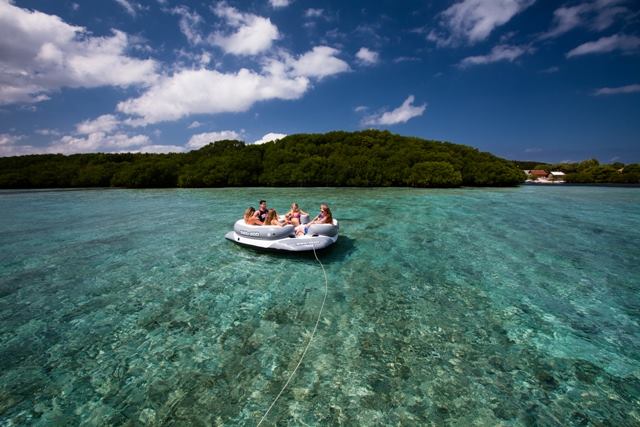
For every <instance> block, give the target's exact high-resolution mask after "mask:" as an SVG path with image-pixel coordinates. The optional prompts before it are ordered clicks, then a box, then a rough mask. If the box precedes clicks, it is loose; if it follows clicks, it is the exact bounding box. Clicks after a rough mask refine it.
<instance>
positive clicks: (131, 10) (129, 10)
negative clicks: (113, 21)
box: [115, 0, 136, 17]
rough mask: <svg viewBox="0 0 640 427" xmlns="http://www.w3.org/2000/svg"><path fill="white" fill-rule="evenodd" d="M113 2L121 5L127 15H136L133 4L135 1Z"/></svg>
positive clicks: (122, 0)
mask: <svg viewBox="0 0 640 427" xmlns="http://www.w3.org/2000/svg"><path fill="white" fill-rule="evenodd" d="M115 2H116V3H118V4H119V5H120V6H122V7H123V8H124V10H126V11H127V13H128V14H129V15H131V16H133V17H135V16H136V7H135V6H134V5H135V3H134V4H131V2H129V1H128V0H115Z"/></svg>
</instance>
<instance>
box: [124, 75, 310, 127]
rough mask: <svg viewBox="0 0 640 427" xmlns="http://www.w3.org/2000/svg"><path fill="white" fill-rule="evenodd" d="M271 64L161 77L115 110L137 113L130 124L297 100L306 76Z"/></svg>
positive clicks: (306, 85) (303, 87)
mask: <svg viewBox="0 0 640 427" xmlns="http://www.w3.org/2000/svg"><path fill="white" fill-rule="evenodd" d="M284 71H285V70H284V68H283V67H280V69H278V68H277V67H272V69H271V70H270V71H269V72H267V73H264V74H258V73H255V72H253V71H250V70H247V69H244V68H243V69H241V70H240V71H238V72H237V73H228V74H225V73H220V72H218V71H215V70H204V69H201V70H182V71H178V72H176V73H175V74H173V75H172V76H170V77H164V78H162V79H160V80H159V81H158V82H157V83H156V84H155V85H154V86H152V87H151V88H150V89H149V90H147V91H146V92H145V93H143V94H142V95H141V96H140V97H138V98H132V99H129V100H126V101H123V102H120V103H119V104H118V107H117V109H118V111H120V112H123V113H126V114H129V115H134V116H138V119H137V120H136V119H134V120H133V121H130V124H132V125H145V124H151V123H158V122H162V121H171V120H178V119H180V118H182V117H186V116H188V115H190V114H216V113H224V112H242V111H246V110H248V109H249V108H250V107H251V106H252V105H253V104H254V103H256V102H258V101H264V100H270V99H298V98H300V97H301V96H302V95H303V94H304V93H305V92H306V91H307V89H308V87H309V80H308V79H307V78H305V77H301V76H298V77H295V76H290V75H287V74H285V73H284Z"/></svg>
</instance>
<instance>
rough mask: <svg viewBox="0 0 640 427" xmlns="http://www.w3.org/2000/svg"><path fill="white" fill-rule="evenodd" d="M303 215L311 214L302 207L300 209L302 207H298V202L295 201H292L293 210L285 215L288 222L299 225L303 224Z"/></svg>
mask: <svg viewBox="0 0 640 427" xmlns="http://www.w3.org/2000/svg"><path fill="white" fill-rule="evenodd" d="M302 215H309V214H308V213H306V212H305V211H303V210H302V209H300V207H298V204H297V203H295V202H294V203H291V210H290V211H289V212H287V213H286V215H285V216H284V217H285V219H286V220H287V224H293V225H295V226H298V225H300V224H302V222H301V221H300V218H301V216H302Z"/></svg>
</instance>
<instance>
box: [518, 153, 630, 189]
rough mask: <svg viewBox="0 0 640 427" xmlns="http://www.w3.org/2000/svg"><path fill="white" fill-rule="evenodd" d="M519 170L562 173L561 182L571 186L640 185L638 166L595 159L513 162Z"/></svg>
mask: <svg viewBox="0 0 640 427" xmlns="http://www.w3.org/2000/svg"><path fill="white" fill-rule="evenodd" d="M514 163H515V164H516V165H518V168H520V169H525V170H526V169H537V170H544V171H547V172H550V171H559V172H564V173H565V176H564V177H563V180H564V181H565V182H566V183H572V184H640V164H638V163H631V164H627V165H625V164H624V163H620V162H616V163H611V164H601V163H600V162H598V160H596V159H589V160H584V161H582V162H576V163H555V164H554V163H539V162H530V161H515V162H514Z"/></svg>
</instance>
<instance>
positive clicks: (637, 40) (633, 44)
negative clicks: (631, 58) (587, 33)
mask: <svg viewBox="0 0 640 427" xmlns="http://www.w3.org/2000/svg"><path fill="white" fill-rule="evenodd" d="M638 48H640V37H636V36H626V35H620V34H614V35H613V36H609V37H601V38H600V39H598V40H596V41H593V42H587V43H583V44H581V45H580V46H578V47H576V48H574V49H571V50H570V51H569V52H568V53H567V58H571V57H573V56H580V55H588V54H592V53H607V52H613V51H616V50H619V51H622V52H632V51H635V50H638Z"/></svg>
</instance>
